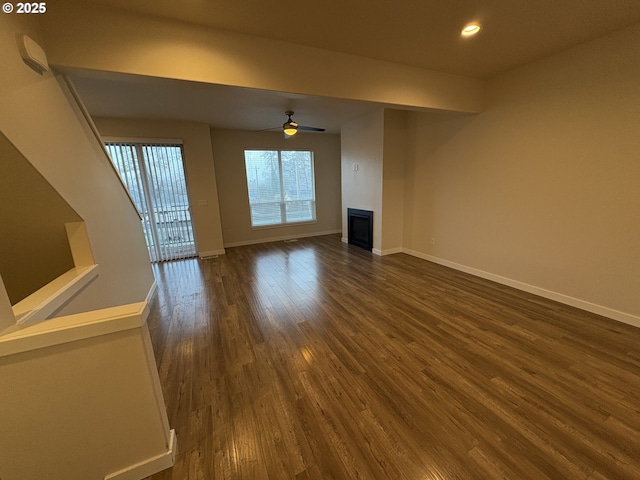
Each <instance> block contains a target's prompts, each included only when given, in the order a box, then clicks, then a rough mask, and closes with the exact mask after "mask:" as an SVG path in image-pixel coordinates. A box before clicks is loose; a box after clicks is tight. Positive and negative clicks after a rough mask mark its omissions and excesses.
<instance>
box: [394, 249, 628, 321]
mask: <svg viewBox="0 0 640 480" xmlns="http://www.w3.org/2000/svg"><path fill="white" fill-rule="evenodd" d="M402 251H403V252H404V253H406V254H407V255H411V256H413V257H418V258H421V259H423V260H427V261H429V262H433V263H437V264H439V265H444V266H445V267H449V268H453V269H454V270H459V271H461V272H465V273H469V274H471V275H475V276H476V277H480V278H486V279H487V280H491V281H493V282H496V283H500V284H502V285H507V286H509V287H513V288H515V289H517V290H522V291H524V292H528V293H532V294H534V295H538V296H540V297H544V298H548V299H550V300H555V301H556V302H560V303H564V304H565V305H570V306H572V307H576V308H579V309H581V310H586V311H587V312H591V313H595V314H597V315H602V316H603V317H607V318H610V319H612V320H617V321H618V322H622V323H626V324H628V325H633V326H634V327H640V317H638V316H636V315H632V314H630V313H626V312H621V311H619V310H615V309H612V308H608V307H603V306H602V305H597V304H595V303H591V302H588V301H586V300H581V299H579V298H574V297H570V296H569V295H565V294H563V293H558V292H553V291H551V290H547V289H545V288H541V287H536V286H534V285H529V284H527V283H524V282H520V281H518V280H513V279H511V278H506V277H502V276H500V275H496V274H493V273H489V272H485V271H483V270H478V269H477V268H473V267H468V266H466V265H461V264H459V263H455V262H451V261H449V260H445V259H442V258H438V257H434V256H432V255H427V254H426V253H422V252H418V251H416V250H410V249H407V248H404V249H402Z"/></svg>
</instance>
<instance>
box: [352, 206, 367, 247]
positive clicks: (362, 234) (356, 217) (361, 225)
mask: <svg viewBox="0 0 640 480" xmlns="http://www.w3.org/2000/svg"><path fill="white" fill-rule="evenodd" d="M347 219H348V228H349V232H348V234H349V243H350V244H351V245H356V246H357V247H361V248H364V249H366V250H369V251H371V250H372V249H373V212H372V211H371V210H358V209H357V208H347Z"/></svg>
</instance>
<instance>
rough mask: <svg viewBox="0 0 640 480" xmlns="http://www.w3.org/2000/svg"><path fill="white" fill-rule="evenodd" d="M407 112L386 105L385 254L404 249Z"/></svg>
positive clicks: (383, 243)
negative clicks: (387, 107)
mask: <svg viewBox="0 0 640 480" xmlns="http://www.w3.org/2000/svg"><path fill="white" fill-rule="evenodd" d="M407 140H408V134H407V120H406V112H402V111H399V110H390V109H385V111H384V137H383V142H384V145H383V163H382V245H381V252H380V253H381V254H382V255H387V254H390V253H397V252H399V251H402V244H403V238H402V235H403V221H404V216H403V215H402V213H401V212H403V211H404V188H405V162H406V157H407Z"/></svg>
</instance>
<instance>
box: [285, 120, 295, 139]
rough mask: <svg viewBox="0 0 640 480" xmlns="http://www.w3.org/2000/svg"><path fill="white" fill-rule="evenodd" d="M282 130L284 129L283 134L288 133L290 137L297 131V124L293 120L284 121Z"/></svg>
mask: <svg viewBox="0 0 640 480" xmlns="http://www.w3.org/2000/svg"><path fill="white" fill-rule="evenodd" d="M282 130H283V131H284V133H285V135H289V136H290V137H291V136H293V135H295V134H296V133H298V124H297V123H295V122H286V123H285V124H284V125H283V126H282Z"/></svg>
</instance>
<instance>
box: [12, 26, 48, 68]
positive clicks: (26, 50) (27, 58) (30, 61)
mask: <svg viewBox="0 0 640 480" xmlns="http://www.w3.org/2000/svg"><path fill="white" fill-rule="evenodd" d="M18 49H19V50H20V55H21V56H22V59H23V60H24V63H26V64H27V65H29V66H30V67H31V68H33V69H34V70H35V71H36V72H38V73H39V74H40V75H42V74H44V73H45V72H48V71H49V63H48V62H47V54H46V53H44V50H43V49H42V47H40V45H38V44H37V43H36V42H35V41H34V40H33V39H32V38H31V37H28V36H27V35H25V34H20V35H18Z"/></svg>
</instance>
